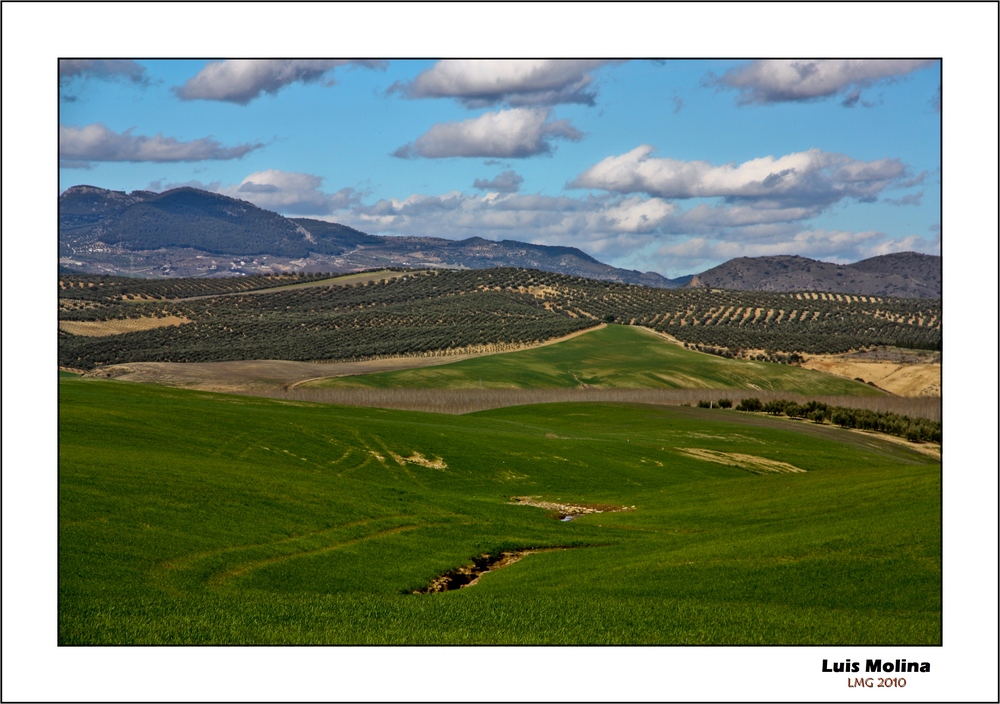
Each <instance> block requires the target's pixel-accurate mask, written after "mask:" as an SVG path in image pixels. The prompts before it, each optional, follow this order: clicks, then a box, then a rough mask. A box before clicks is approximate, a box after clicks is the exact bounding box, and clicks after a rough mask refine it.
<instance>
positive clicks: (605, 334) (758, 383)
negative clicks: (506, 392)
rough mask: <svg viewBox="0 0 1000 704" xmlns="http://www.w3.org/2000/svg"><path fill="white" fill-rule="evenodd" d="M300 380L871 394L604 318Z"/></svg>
mask: <svg viewBox="0 0 1000 704" xmlns="http://www.w3.org/2000/svg"><path fill="white" fill-rule="evenodd" d="M305 386H307V387H308V386H319V387H334V388H340V387H371V388H445V389H456V388H457V389H462V388H464V389H474V388H483V389H507V388H519V389H531V388H534V389H538V388H543V389H544V388H574V387H582V388H588V387H596V388H625V389H638V388H672V389H727V388H729V389H734V390H735V389H741V390H744V391H746V390H749V389H763V390H773V391H791V392H795V393H801V394H851V395H878V394H880V392H879V391H877V390H876V389H873V388H872V387H871V386H867V385H865V384H862V383H859V382H857V381H851V380H848V379H843V378H840V377H835V376H833V375H830V374H823V373H820V372H814V371H810V370H807V369H800V368H799V367H796V366H792V365H783V364H770V363H768V362H758V361H747V360H739V359H725V358H724V357H718V356H715V355H708V354H703V353H701V352H695V351H693V350H687V349H684V348H683V347H680V346H679V345H675V344H672V343H670V342H667V341H666V340H664V339H662V338H660V337H658V336H657V335H656V334H654V333H652V332H651V331H649V330H646V329H644V328H637V327H631V326H625V325H609V326H607V327H605V328H602V329H599V330H591V331H590V332H588V333H586V334H585V335H580V336H578V337H575V338H573V339H571V340H565V341H563V342H559V343H557V344H554V345H550V346H548V347H537V348H535V349H530V350H523V351H519V352H508V353H505V354H494V355H489V356H485V357H478V358H475V359H468V360H464V361H461V362H455V363H453V364H448V365H444V366H435V367H430V368H424V369H407V370H402V371H394V372H381V373H378V374H365V375H361V376H348V377H342V378H332V379H324V380H322V381H317V382H311V383H310V384H306V385H305Z"/></svg>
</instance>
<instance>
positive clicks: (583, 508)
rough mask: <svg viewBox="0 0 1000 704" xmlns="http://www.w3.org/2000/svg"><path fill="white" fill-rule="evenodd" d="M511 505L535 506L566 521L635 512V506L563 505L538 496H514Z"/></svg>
mask: <svg viewBox="0 0 1000 704" xmlns="http://www.w3.org/2000/svg"><path fill="white" fill-rule="evenodd" d="M510 498H511V503H512V504H514V505H516V506H534V507H535V508H544V509H546V510H547V511H552V512H554V513H555V518H558V519H560V520H565V519H569V518H573V517H576V516H584V515H587V514H590V513H619V512H621V511H635V506H614V505H611V504H563V503H557V502H555V501H540V500H539V499H538V497H537V496H512V497H510Z"/></svg>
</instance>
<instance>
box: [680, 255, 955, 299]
mask: <svg viewBox="0 0 1000 704" xmlns="http://www.w3.org/2000/svg"><path fill="white" fill-rule="evenodd" d="M688 286H691V287H699V286H705V287H710V288H729V289H739V290H744V291H830V292H833V293H853V294H858V295H872V296H903V297H906V298H940V297H941V257H937V256H932V255H929V254H918V253H916V252H899V253H897V254H885V255H882V256H879V257H872V258H871V259H865V260H862V261H860V262H855V263H854V264H832V263H830V262H821V261H817V260H815V259H807V258H806V257H794V256H778V257H739V258H737V259H730V260H729V261H728V262H726V263H725V264H720V265H719V266H717V267H714V268H712V269H709V270H708V271H705V272H702V273H701V274H698V275H697V276H695V277H694V278H693V279H692V280H691V282H690V283H689V284H688Z"/></svg>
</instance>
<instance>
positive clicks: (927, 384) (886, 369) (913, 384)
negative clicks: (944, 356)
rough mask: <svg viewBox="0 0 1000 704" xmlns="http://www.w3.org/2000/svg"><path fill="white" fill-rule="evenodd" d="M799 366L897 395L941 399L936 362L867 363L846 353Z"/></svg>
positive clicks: (939, 375)
mask: <svg viewBox="0 0 1000 704" xmlns="http://www.w3.org/2000/svg"><path fill="white" fill-rule="evenodd" d="M918 359H919V358H918ZM802 366H803V367H804V368H805V369H813V370H815V371H820V372H826V373H827V374H834V375H836V376H841V377H845V378H847V379H862V380H864V381H865V382H869V381H870V382H871V383H873V384H875V385H876V386H877V387H879V388H880V389H884V390H886V391H888V392H889V393H892V394H896V395H897V396H938V397H939V396H941V364H940V362H937V363H924V362H910V361H890V360H877V359H871V360H869V359H864V358H858V357H856V356H852V355H850V354H847V355H817V356H815V357H810V358H809V359H807V360H806V361H805V362H803V363H802Z"/></svg>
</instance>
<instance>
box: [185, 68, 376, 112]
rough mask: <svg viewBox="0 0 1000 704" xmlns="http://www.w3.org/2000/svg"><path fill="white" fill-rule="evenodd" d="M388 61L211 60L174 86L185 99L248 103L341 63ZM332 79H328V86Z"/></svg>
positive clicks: (309, 79) (315, 77)
mask: <svg viewBox="0 0 1000 704" xmlns="http://www.w3.org/2000/svg"><path fill="white" fill-rule="evenodd" d="M386 63H387V62H385V61H350V60H347V59H307V60H304V59H234V60H229V61H216V62H214V63H210V64H208V65H207V66H205V68H203V69H202V70H201V71H199V72H198V73H197V75H195V76H193V77H192V78H190V79H188V81H187V82H186V83H185V84H184V85H183V86H179V87H177V88H175V89H174V91H175V92H176V93H177V95H178V96H179V97H180V98H181V99H183V100H222V101H225V102H230V103H239V104H240V105H246V104H247V103H249V102H250V101H251V100H253V99H254V98H256V97H258V96H259V95H260V94H261V93H270V94H271V95H274V94H275V93H277V92H278V91H279V90H281V89H282V88H283V87H285V86H287V85H288V84H290V83H295V82H297V81H301V82H302V83H310V82H313V81H318V80H319V79H321V78H323V77H324V76H325V75H326V74H327V73H328V72H329V71H332V70H333V69H335V68H337V67H338V66H345V65H354V66H365V67H367V68H385V66H386ZM330 83H332V81H329V82H328V85H329V84H330Z"/></svg>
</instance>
